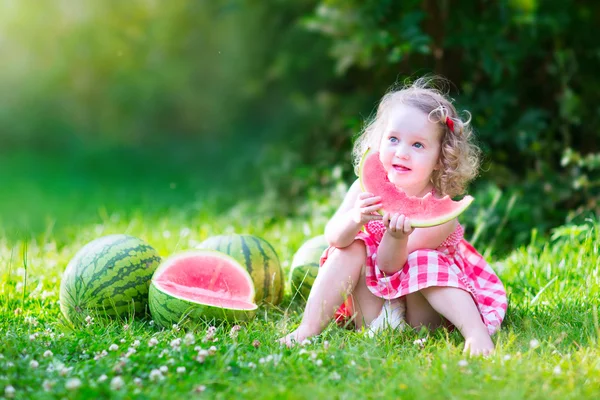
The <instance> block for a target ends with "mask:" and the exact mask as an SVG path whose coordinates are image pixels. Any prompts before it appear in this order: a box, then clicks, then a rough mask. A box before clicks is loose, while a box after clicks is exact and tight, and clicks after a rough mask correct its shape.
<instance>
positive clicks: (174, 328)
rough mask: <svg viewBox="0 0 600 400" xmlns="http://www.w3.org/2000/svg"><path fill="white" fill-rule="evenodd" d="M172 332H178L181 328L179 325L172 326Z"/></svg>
mask: <svg viewBox="0 0 600 400" xmlns="http://www.w3.org/2000/svg"><path fill="white" fill-rule="evenodd" d="M173 330H174V331H175V332H179V331H180V330H181V328H180V327H179V325H177V324H173Z"/></svg>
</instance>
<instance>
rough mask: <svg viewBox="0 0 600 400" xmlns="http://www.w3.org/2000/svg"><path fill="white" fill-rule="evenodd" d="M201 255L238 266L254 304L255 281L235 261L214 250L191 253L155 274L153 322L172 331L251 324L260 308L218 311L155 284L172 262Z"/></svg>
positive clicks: (167, 261) (168, 261)
mask: <svg viewBox="0 0 600 400" xmlns="http://www.w3.org/2000/svg"><path fill="white" fill-rule="evenodd" d="M198 253H203V254H206V253H210V254H212V255H215V256H217V257H219V258H222V259H225V260H227V261H229V262H231V263H232V264H233V265H235V266H236V267H237V268H238V269H239V271H240V273H241V274H242V275H244V276H245V277H246V280H247V282H248V283H249V286H250V288H251V289H252V293H251V295H250V296H248V299H247V301H248V303H249V304H250V303H253V301H254V296H255V289H254V283H253V281H252V277H251V276H250V274H249V273H248V271H246V269H245V268H244V267H243V266H242V265H241V264H240V263H239V262H238V261H237V260H235V259H234V258H233V257H230V256H228V255H227V254H223V253H221V252H218V251H214V250H207V249H203V250H188V251H184V252H180V253H178V254H175V255H173V256H171V257H169V258H167V259H165V261H164V262H163V263H162V264H161V265H160V267H159V268H158V269H157V270H156V272H155V273H154V277H153V278H152V282H151V284H150V290H149V293H148V299H149V300H148V302H149V307H150V314H151V315H152V319H153V320H154V321H155V322H156V323H158V324H159V325H161V326H163V327H165V328H170V327H171V326H172V325H173V324H179V325H184V324H185V323H186V322H188V321H210V320H218V321H228V322H235V321H240V322H242V321H248V320H251V319H252V318H254V316H255V315H256V311H257V309H258V306H257V305H256V304H253V305H254V307H253V308H251V309H239V308H225V307H218V306H213V305H209V304H202V303H198V302H194V301H191V300H189V299H185V298H183V297H181V296H177V295H175V294H173V293H169V292H168V291H166V290H164V289H163V288H161V287H160V284H159V283H158V282H155V281H156V280H157V279H158V278H159V277H160V275H161V274H162V272H163V271H164V270H165V269H167V268H169V266H170V265H171V263H172V262H174V261H175V260H177V259H179V258H183V257H188V256H190V255H194V254H198Z"/></svg>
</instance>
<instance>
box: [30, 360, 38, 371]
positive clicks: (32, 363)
mask: <svg viewBox="0 0 600 400" xmlns="http://www.w3.org/2000/svg"><path fill="white" fill-rule="evenodd" d="M39 366H40V363H39V362H37V361H36V360H31V362H30V363H29V367H31V368H34V369H35V368H37V367H39Z"/></svg>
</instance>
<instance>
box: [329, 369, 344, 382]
mask: <svg viewBox="0 0 600 400" xmlns="http://www.w3.org/2000/svg"><path fill="white" fill-rule="evenodd" d="M330 378H331V380H332V381H339V380H340V379H342V376H341V375H340V374H338V373H337V372H336V371H333V372H332V373H331V375H330Z"/></svg>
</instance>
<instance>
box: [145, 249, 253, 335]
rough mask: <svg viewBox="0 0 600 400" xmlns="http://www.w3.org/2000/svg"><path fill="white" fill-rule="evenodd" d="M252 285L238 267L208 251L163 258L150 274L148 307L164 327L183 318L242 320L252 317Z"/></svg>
mask: <svg viewBox="0 0 600 400" xmlns="http://www.w3.org/2000/svg"><path fill="white" fill-rule="evenodd" d="M254 294H255V291H254V283H253V282H252V278H251V277H250V274H248V272H247V271H246V268H244V267H243V266H242V265H240V264H239V263H238V262H237V261H236V260H235V259H233V258H232V257H229V256H228V255H227V254H223V253H219V252H217V251H212V250H192V251H186V252H183V253H180V254H177V255H174V256H171V257H169V258H167V259H166V260H165V261H163V263H162V264H161V265H160V267H159V268H158V269H157V270H156V272H155V273H154V276H153V277H152V283H151V285H150V293H149V303H150V312H151V313H152V317H153V318H154V320H156V321H157V322H158V323H160V324H161V325H163V326H165V327H170V326H171V325H172V324H177V323H180V322H181V321H182V320H183V319H185V318H188V317H189V318H191V319H219V320H246V319H249V318H251V317H252V316H254V313H255V310H256V309H257V305H256V304H255V303H254Z"/></svg>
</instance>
